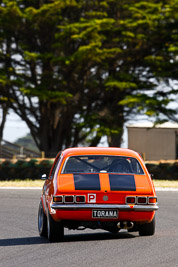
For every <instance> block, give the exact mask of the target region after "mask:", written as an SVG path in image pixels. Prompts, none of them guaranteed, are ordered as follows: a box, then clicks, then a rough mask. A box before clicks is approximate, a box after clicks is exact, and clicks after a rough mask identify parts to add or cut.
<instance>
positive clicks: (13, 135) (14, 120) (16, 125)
mask: <svg viewBox="0 0 178 267" xmlns="http://www.w3.org/2000/svg"><path fill="white" fill-rule="evenodd" d="M28 133H29V130H28V128H27V126H26V123H25V122H23V121H22V120H21V119H20V118H19V117H18V116H17V115H16V114H15V113H13V112H9V114H8V116H7V120H6V124H5V128H4V132H3V139H4V140H6V141H9V142H11V143H13V142H14V141H16V140H17V139H18V138H20V137H23V136H25V135H27V134H28Z"/></svg>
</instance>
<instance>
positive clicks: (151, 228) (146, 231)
mask: <svg viewBox="0 0 178 267" xmlns="http://www.w3.org/2000/svg"><path fill="white" fill-rule="evenodd" d="M154 233H155V216H154V218H153V220H152V221H151V222H150V223H145V224H142V225H140V226H139V235H140V236H151V235H154Z"/></svg>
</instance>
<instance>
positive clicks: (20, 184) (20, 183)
mask: <svg viewBox="0 0 178 267" xmlns="http://www.w3.org/2000/svg"><path fill="white" fill-rule="evenodd" d="M153 182H154V185H155V187H163V188H165V187H168V188H170V187H171V188H172V187H173V188H178V181H168V180H153ZM43 184H44V181H42V180H34V181H33V180H25V181H21V180H15V181H0V187H41V188H42V186H43Z"/></svg>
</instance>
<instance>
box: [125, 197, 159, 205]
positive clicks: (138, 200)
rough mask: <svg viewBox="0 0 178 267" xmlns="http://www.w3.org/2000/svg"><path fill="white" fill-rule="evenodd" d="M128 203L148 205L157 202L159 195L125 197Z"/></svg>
mask: <svg viewBox="0 0 178 267" xmlns="http://www.w3.org/2000/svg"><path fill="white" fill-rule="evenodd" d="M125 202H126V204H132V205H134V204H138V205H146V204H149V205H151V204H156V203H157V197H146V196H127V197H126V199H125Z"/></svg>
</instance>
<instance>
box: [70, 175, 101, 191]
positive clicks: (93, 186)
mask: <svg viewBox="0 0 178 267" xmlns="http://www.w3.org/2000/svg"><path fill="white" fill-rule="evenodd" d="M74 184H75V190H100V189H101V188H100V180H99V174H93V173H92V174H80V173H78V174H74Z"/></svg>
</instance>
